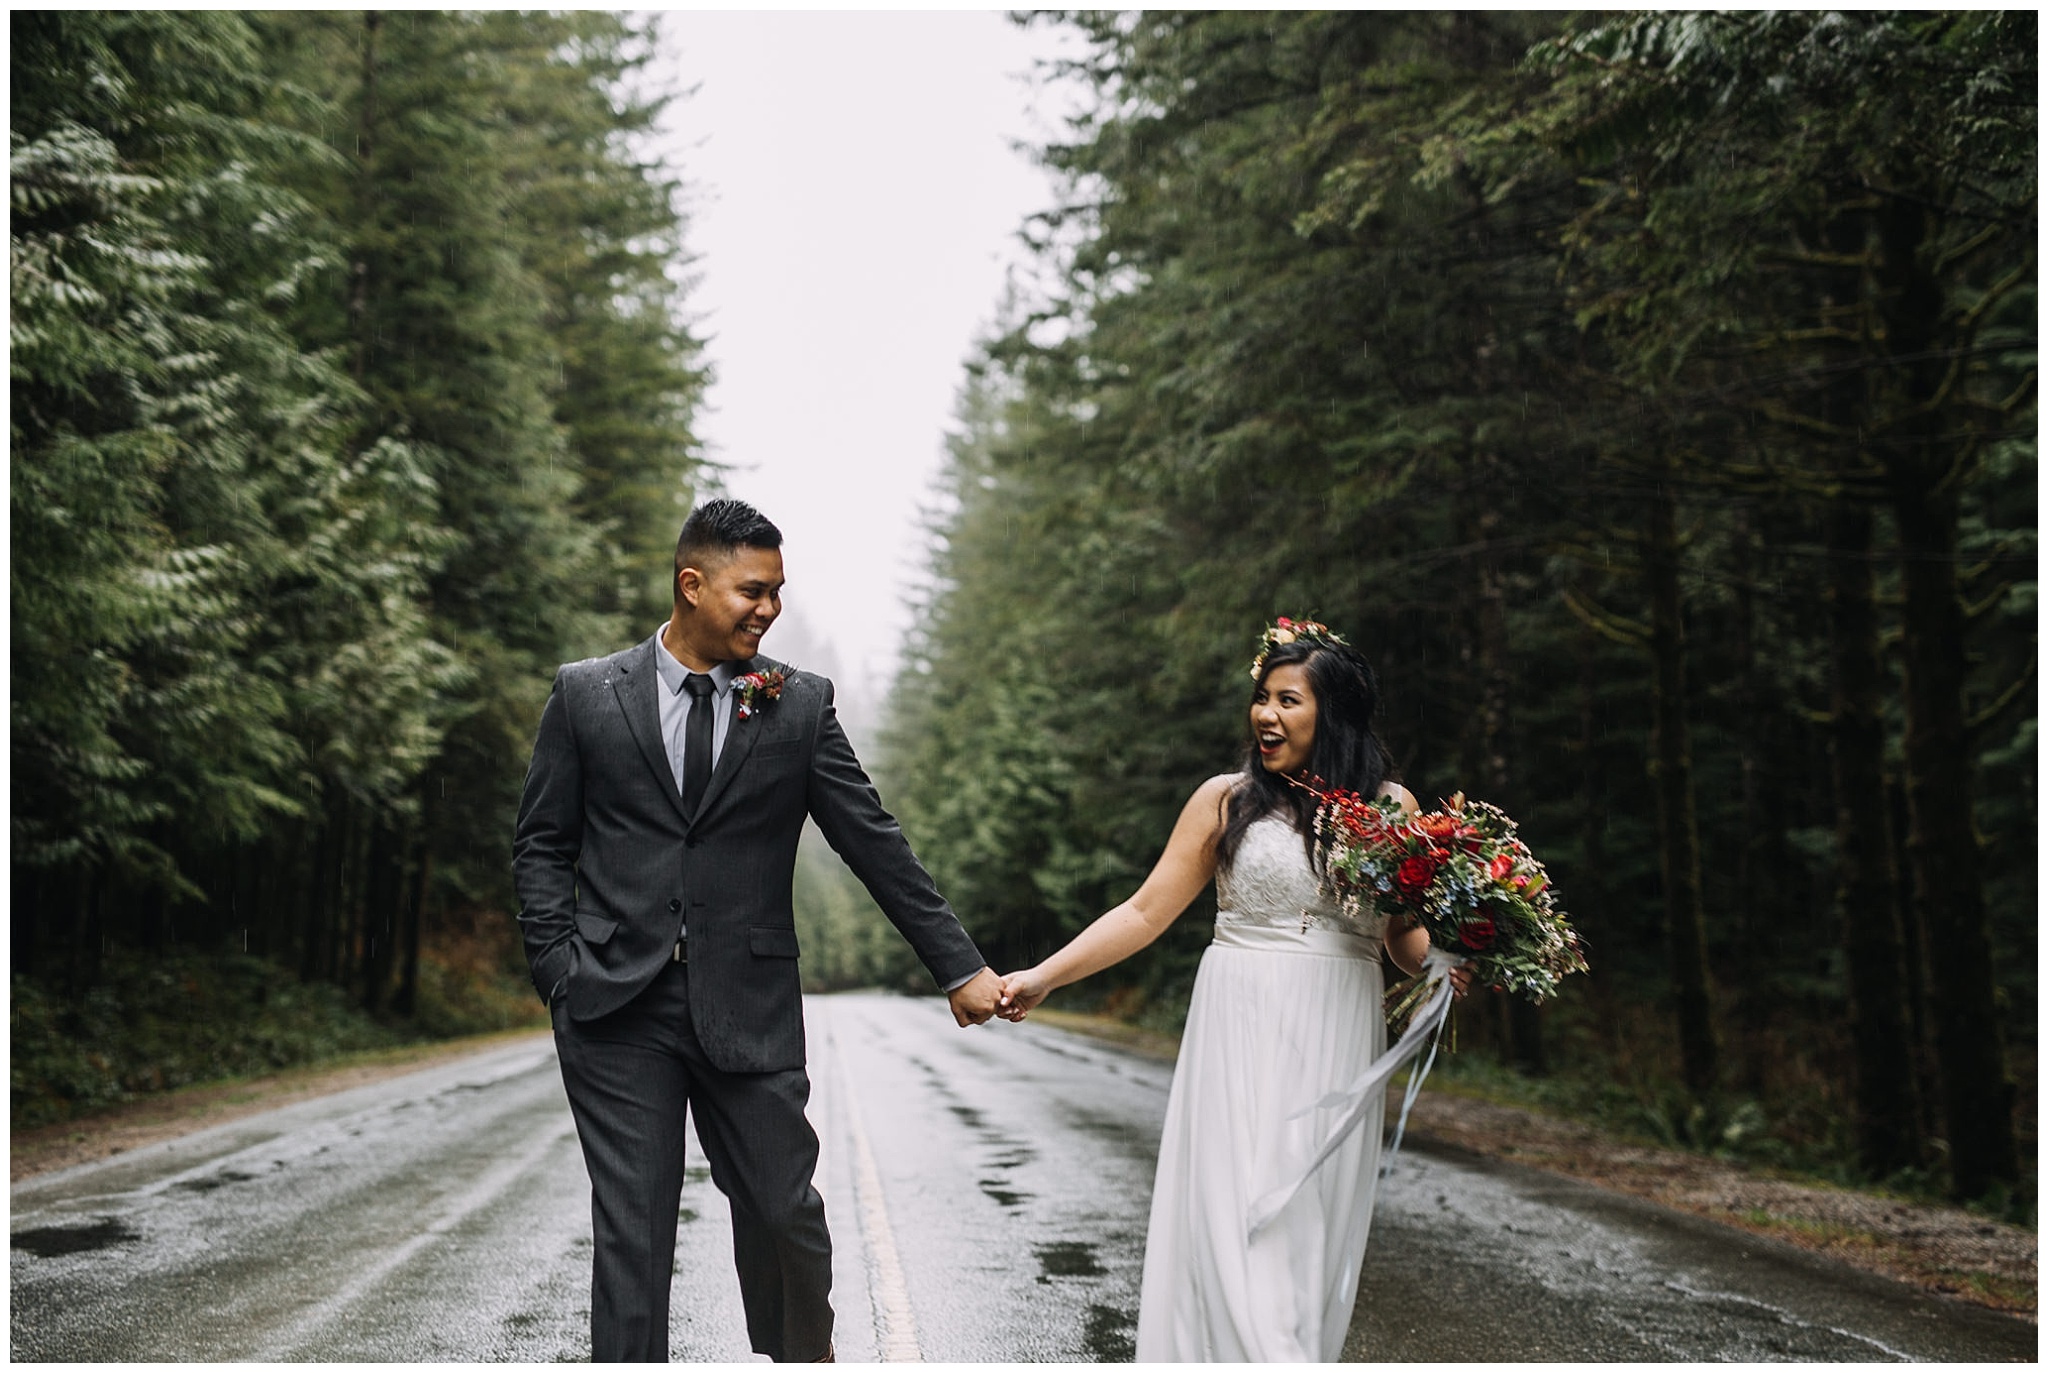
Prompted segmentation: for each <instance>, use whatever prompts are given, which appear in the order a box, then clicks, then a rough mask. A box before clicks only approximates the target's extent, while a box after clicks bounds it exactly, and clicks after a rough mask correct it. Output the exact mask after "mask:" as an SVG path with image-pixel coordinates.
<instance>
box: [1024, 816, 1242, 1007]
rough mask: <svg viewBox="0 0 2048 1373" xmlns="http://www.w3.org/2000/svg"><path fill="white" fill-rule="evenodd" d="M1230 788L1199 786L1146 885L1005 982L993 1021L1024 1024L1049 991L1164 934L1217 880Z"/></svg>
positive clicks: (1100, 969) (1108, 964)
mask: <svg viewBox="0 0 2048 1373" xmlns="http://www.w3.org/2000/svg"><path fill="white" fill-rule="evenodd" d="M1232 781H1233V779H1232V778H1231V777H1229V776H1227V775H1226V776H1222V777H1211V778H1210V779H1209V780H1208V781H1206V782H1204V783H1202V785H1201V786H1199V787H1197V788H1196V789H1195V794H1194V795H1193V796H1190V797H1189V798H1188V803H1187V805H1185V806H1183V807H1181V812H1180V819H1179V820H1177V821H1176V822H1174V826H1173V835H1172V837H1170V838H1169V839H1168V840H1167V841H1166V852H1164V853H1162V854H1160V855H1159V861H1158V862H1157V863H1155V864H1153V865H1152V871H1151V873H1150V874H1149V875H1148V876H1147V877H1146V878H1145V882H1144V885H1143V886H1141V887H1139V888H1138V890H1137V891H1136V892H1135V893H1133V894H1132V895H1131V897H1130V899H1129V900H1127V901H1125V902H1123V903H1122V904H1120V905H1117V906H1114V907H1112V908H1111V909H1109V910H1108V911H1105V912H1104V913H1103V914H1102V915H1100V916H1098V917H1096V919H1095V922H1094V923H1093V924H1091V925H1090V926H1089V927H1088V928H1087V929H1085V930H1083V931H1081V932H1080V933H1079V934H1077V935H1075V936H1074V937H1073V939H1072V940H1070V941H1068V943H1067V945H1066V947H1065V948H1063V949H1061V950H1060V951H1059V952H1058V953H1056V954H1054V955H1052V956H1051V957H1050V958H1048V959H1046V960H1045V961H1044V962H1042V963H1040V964H1038V965H1037V966H1036V967H1033V968H1026V969H1024V970H1023V971H1021V972H1014V973H1011V974H1010V975H1009V976H1008V977H1006V978H1004V979H1003V994H1002V998H1001V1000H1000V1001H999V1002H998V1003H997V1005H998V1009H997V1011H996V1014H997V1015H1000V1016H1002V1017H1003V1018H1004V1019H1005V1020H1022V1019H1023V1018H1024V1016H1025V1014H1026V1013H1027V1012H1029V1011H1030V1010H1031V1009H1032V1008H1033V1007H1035V1006H1036V1005H1038V1003H1039V1002H1041V1001H1043V1000H1045V998H1046V996H1047V995H1048V994H1049V993H1051V992H1052V991H1053V990H1054V989H1055V988H1059V987H1064V986H1066V985H1067V984H1068V983H1069V982H1078V981H1080V980H1081V979H1082V978H1084V977H1087V976H1088V975H1089V974H1090V973H1099V972H1101V971H1102V970H1103V969H1104V968H1107V967H1109V966H1110V965H1111V964H1114V963H1121V962H1122V961H1123V960H1124V959H1126V958H1129V957H1130V956H1131V955H1132V954H1134V953H1136V952H1137V951H1138V950H1140V949H1142V948H1144V947H1145V946H1146V945H1147V944H1150V943H1151V942H1152V941H1153V940H1155V939H1157V938H1158V937H1159V936H1160V935H1161V934H1163V933H1165V931H1166V927H1167V926H1168V925H1171V924H1172V923H1173V922H1174V921H1175V920H1176V919H1178V918H1179V917H1180V913H1181V912H1182V911H1184V910H1186V909H1187V908H1188V903H1189V902H1191V901H1193V900H1194V899H1195V898H1196V897H1197V896H1199V895H1201V892H1202V888H1203V887H1205V886H1207V885H1208V884H1209V879H1210V878H1212V877H1214V876H1215V875H1216V836H1217V834H1218V832H1220V831H1221V829H1222V828H1223V816H1224V803H1225V802H1226V800H1227V799H1228V798H1229V796H1230V788H1231V784H1232Z"/></svg>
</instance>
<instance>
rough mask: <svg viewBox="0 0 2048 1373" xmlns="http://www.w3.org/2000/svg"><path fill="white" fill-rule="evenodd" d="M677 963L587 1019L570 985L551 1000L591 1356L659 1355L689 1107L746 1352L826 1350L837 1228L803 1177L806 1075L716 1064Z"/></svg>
mask: <svg viewBox="0 0 2048 1373" xmlns="http://www.w3.org/2000/svg"><path fill="white" fill-rule="evenodd" d="M685 972H686V969H685V967H684V965H682V964H670V965H669V966H668V967H667V968H666V969H664V970H663V971H662V972H660V973H659V974H657V975H656V976H655V979H654V981H653V982H651V983H650V984H648V986H647V988H646V989H645V990H644V991H642V992H641V993H640V994H639V995H638V996H636V997H634V998H633V999H632V1000H631V1001H629V1002H627V1003H626V1004H625V1005H624V1006H622V1007H620V1008H619V1009H618V1010H616V1011H613V1012H611V1013H610V1014H609V1015H603V1016H599V1017H597V1018H596V1019H594V1020H580V1021H579V1020H572V1019H571V1018H570V1017H569V1015H568V1013H567V1010H566V1008H565V1004H564V999H557V1001H556V1002H555V1006H554V1024H555V1045H556V1049H557V1052H558V1054H559V1055H560V1058H561V1062H562V1081H563V1084H564V1085H565V1086H566V1087H567V1089H568V1092H569V1105H570V1108H571V1109H572V1110H573V1111H574V1112H575V1115H576V1133H577V1136H578V1137H579V1138H580V1139H581V1140H582V1141H583V1160H584V1164H585V1166H586V1167H587V1168H588V1169H589V1172H590V1189H591V1217H592V1221H593V1224H594V1227H595V1231H596V1235H595V1238H596V1255H595V1268H594V1271H593V1273H592V1275H591V1278H592V1281H591V1312H590V1316H591V1322H590V1323H591V1331H592V1339H593V1345H592V1348H591V1351H590V1356H591V1359H592V1361H593V1362H597V1363H620V1362H666V1361H667V1359H668V1325H669V1282H670V1276H671V1273H672V1271H673V1266H674V1263H675V1248H676V1215H677V1207H678V1206H679V1204H680V1200H681V1196H682V1188H683V1129H684V1122H685V1118H686V1116H687V1115H689V1114H691V1113H694V1114H695V1116H696V1118H697V1138H698V1140H699V1142H700V1143H701V1144H702V1146H703V1149H704V1154H705V1157H706V1159H707V1160H708V1161H709V1162H710V1164H711V1180H712V1182H713V1183H714V1184H715V1185H716V1186H717V1187H718V1190H719V1191H721V1192H723V1193H724V1194H725V1196H726V1199H727V1200H728V1201H729V1202H730V1203H731V1205H732V1240H733V1257H734V1259H735V1261H736V1265H737V1267H738V1269H739V1279H740V1298H741V1302H742V1304H743V1305H744V1307H745V1310H746V1317H747V1334H748V1337H749V1338H750V1339H751V1341H752V1343H753V1347H754V1350H755V1352H756V1353H760V1354H766V1355H768V1356H769V1357H770V1358H772V1359H775V1360H777V1361H778V1362H798V1361H807V1360H813V1359H818V1358H821V1357H823V1355H824V1353H825V1351H826V1348H827V1347H828V1345H829V1344H830V1342H831V1338H832V1306H831V1302H830V1300H829V1297H830V1293H831V1288H832V1240H831V1237H830V1235H829V1234H828V1233H827V1232H826V1229H825V1203H824V1199H823V1198H821V1197H820V1196H819V1195H818V1192H817V1189H816V1188H814V1187H813V1186H812V1185H811V1174H812V1172H813V1170H814V1169H815V1168H816V1167H817V1162H818V1137H817V1135H816V1134H815V1133H814V1132H813V1131H812V1129H811V1126H810V1122H809V1121H807V1120H806V1119H805V1118H804V1106H805V1103H806V1102H808V1101H809V1099H810V1094H811V1083H810V1078H809V1077H808V1076H807V1075H806V1074H805V1071H804V1070H803V1069H802V1068H790V1069H784V1070H782V1071H778V1072H762V1073H731V1072H724V1071H721V1070H720V1069H718V1068H716V1067H714V1066H712V1064H711V1063H710V1061H709V1060H708V1059H707V1058H706V1057H705V1056H704V1050H703V1046H702V1045H701V1044H699V1043H698V1041H697V1034H696V1031H695V1030H694V1029H693V1028H692V1026H691V1019H690V1007H689V995H690V993H689V979H688V977H687V976H686V975H685Z"/></svg>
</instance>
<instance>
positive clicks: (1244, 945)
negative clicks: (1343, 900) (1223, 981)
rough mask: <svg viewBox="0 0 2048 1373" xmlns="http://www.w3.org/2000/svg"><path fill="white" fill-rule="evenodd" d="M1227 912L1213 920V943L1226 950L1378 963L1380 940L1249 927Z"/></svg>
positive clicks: (1318, 928) (1318, 930)
mask: <svg viewBox="0 0 2048 1373" xmlns="http://www.w3.org/2000/svg"><path fill="white" fill-rule="evenodd" d="M1229 914H1230V912H1228V911H1222V912H1219V913H1218V915H1217V917H1216V942H1217V943H1218V944H1221V945H1223V946H1224V947H1225V948H1229V949H1258V950H1260V951H1262V952H1265V953H1305V954H1312V955H1314V956H1316V957H1318V958H1363V959H1366V960H1367V961H1369V962H1373V963H1377V962H1379V961H1380V941H1379V940H1377V939H1367V938H1366V937H1365V936H1364V935H1362V934H1353V933H1351V932H1350V931H1348V930H1333V929H1329V928H1327V927H1326V926H1322V925H1310V926H1309V927H1308V928H1307V929H1305V930H1303V929H1298V928H1295V927H1292V926H1287V925H1253V924H1249V923H1238V922H1236V921H1232V920H1229V919H1228V918H1227V917H1228V916H1229Z"/></svg>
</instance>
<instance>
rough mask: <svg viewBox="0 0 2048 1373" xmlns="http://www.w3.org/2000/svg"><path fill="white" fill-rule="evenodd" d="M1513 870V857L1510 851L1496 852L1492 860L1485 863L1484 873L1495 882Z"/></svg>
mask: <svg viewBox="0 0 2048 1373" xmlns="http://www.w3.org/2000/svg"><path fill="white" fill-rule="evenodd" d="M1514 870H1515V857H1514V855H1513V854H1511V853H1502V854H1496V855H1494V859H1493V861H1492V862H1491V863H1489V864H1487V865H1486V875H1487V876H1488V877H1491V878H1492V879H1493V880H1494V881H1496V882H1498V881H1500V879H1501V878H1503V877H1506V876H1507V875H1508V874H1509V873H1511V872H1513V871H1514Z"/></svg>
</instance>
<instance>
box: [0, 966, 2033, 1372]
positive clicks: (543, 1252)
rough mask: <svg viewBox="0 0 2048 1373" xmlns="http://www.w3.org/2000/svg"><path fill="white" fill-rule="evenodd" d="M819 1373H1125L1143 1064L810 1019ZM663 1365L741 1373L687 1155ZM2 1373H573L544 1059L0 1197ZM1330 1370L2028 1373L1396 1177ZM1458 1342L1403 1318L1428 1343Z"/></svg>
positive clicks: (1723, 1233)
mask: <svg viewBox="0 0 2048 1373" xmlns="http://www.w3.org/2000/svg"><path fill="white" fill-rule="evenodd" d="M808 1018H809V1025H810V1052H811V1073H812V1079H813V1082H814V1084H815V1090H814V1093H813V1097H812V1105H811V1115H812V1119H813V1121H814V1123H816V1125H817V1126H818V1129H819V1133H820V1135H821V1137H822V1139H823V1153H822V1156H821V1159H820V1168H819V1185H820V1188H821V1190H822V1191H823V1192H824V1196H825V1203H826V1210H827V1215H828V1216H829V1218H830V1221H831V1224H832V1227H833V1234H834V1238H835V1241H836V1258H835V1289H834V1299H835V1305H836V1307H837V1309H838V1313H839V1324H838V1333H837V1344H838V1354H839V1357H840V1359H841V1360H842V1361H847V1362H869V1361H878V1360H889V1361H895V1360H911V1359H924V1360H927V1361H963V1362H984V1361H1019V1362H1032V1361H1066V1362H1089V1361H1116V1360H1124V1359H1129V1358H1130V1357H1131V1352H1132V1350H1131V1338H1132V1329H1133V1321H1134V1316H1135V1313H1136V1308H1137V1296H1138V1275H1139V1263H1140V1259H1141V1256H1142V1252H1143V1247H1144V1228H1145V1212H1146V1207H1147V1203H1148V1197H1149V1195H1150V1190H1151V1182H1152V1167H1153V1154H1154V1149H1155V1147H1156V1140H1157V1136H1158V1130H1159V1122H1160V1119H1161V1117H1162V1115H1163V1113H1164V1110H1165V1105H1166V1090H1167V1085H1168V1082H1169V1080H1170V1068H1169V1067H1168V1066H1167V1065H1164V1064H1160V1063H1156V1062H1153V1061H1150V1060H1147V1059H1143V1058H1138V1057H1134V1056H1132V1055H1129V1054H1126V1053H1124V1052H1122V1051H1120V1050H1117V1049H1114V1048H1111V1047H1108V1046H1105V1045H1102V1044H1098V1043H1096V1042H1094V1041H1092V1040H1088V1039H1084V1038H1080V1037H1077V1036H1074V1035H1070V1034H1066V1033H1064V1032H1061V1031H1059V1030H1056V1029H1052V1028H1050V1027H1046V1026H1043V1025H1039V1024H1036V1023H1027V1024H1025V1025H1022V1026H1004V1025H996V1026H989V1027H984V1028H981V1029H977V1030H972V1031H961V1030H958V1029H956V1028H954V1026H953V1024H952V1021H951V1019H950V1017H949V1016H948V1015H947V1013H946V1010H945V1006H944V1003H943V1002H941V1001H938V1000H936V999H923V1000H910V999H905V998H898V997H888V996H880V995H853V996H835V997H823V998H812V999H811V1000H810V1002H809V1003H808ZM693 1163H695V1164H696V1165H697V1166H694V1167H692V1168H691V1170H690V1174H689V1183H688V1185H687V1187H686V1189H685V1191H684V1196H683V1218H684V1222H685V1223H684V1224H683V1225H682V1227H681V1230H680V1237H679V1239H678V1243H677V1253H676V1287H675V1295H674V1312H675V1314H674V1319H673V1322H672V1329H671V1336H670V1346H671V1349H672V1351H673V1354H674V1357H676V1358H677V1359H690V1360H719V1361H728V1360H744V1359H747V1358H748V1357H750V1356H749V1352H748V1349H747V1343H746V1338H745V1333H744V1330H743V1329H742V1327H741V1324H740V1318H739V1292H738V1287H737V1284H736V1282H735V1280H734V1278H733V1276H732V1264H731V1246H730V1238H729V1232H728V1230H727V1228H726V1210H725V1205H724V1202H723V1200H722V1199H721V1198H720V1197H719V1195H718V1193H717V1192H716V1191H715V1190H714V1189H713V1188H712V1186H711V1184H710V1182H709V1180H708V1176H707V1174H706V1173H705V1171H704V1169H703V1167H702V1166H701V1165H702V1158H701V1156H700V1155H696V1154H695V1151H694V1147H693ZM12 1230H13V1261H12V1297H11V1326H12V1345H13V1347H12V1353H13V1357H14V1358H16V1359H67V1360H102V1359H106V1360H138V1359H155V1360H187V1359H287V1360H290V1359H299V1360H304V1359H315V1360H340V1359H350V1360H369V1361H386V1360H393V1361H395V1360H408V1361H412V1360H473V1361H482V1362H489V1361H504V1360H514V1361H522V1362H547V1361H553V1360H559V1359H575V1358H580V1357H584V1356H585V1355H586V1354H587V1350H588V1344H587V1339H588V1335H587V1322H588V1320H589V1271H590V1219H589V1185H588V1182H587V1181H586V1179H585V1176H584V1172H583V1166H582V1161H581V1157H580V1155H579V1154H578V1152H577V1148H576V1141H575V1134H574V1130H573V1127H572V1126H571V1123H570V1120H569V1113H568V1107H567V1103H566V1101H565V1100H564V1098H563V1096H562V1089H561V1082H560V1078H559V1076H558V1074H557V1072H556V1069H555V1064H554V1054H553V1049H552V1046H551V1044H550V1043H549V1042H548V1041H547V1040H546V1039H544V1038H536V1039H535V1040H533V1041H530V1042H526V1043H521V1044H517V1045H513V1046H511V1047H507V1048H501V1049H496V1050H493V1051H490V1052H488V1053H485V1054H480V1055H478V1056H477V1057H474V1058H471V1059H467V1060H464V1061H462V1062H459V1063H455V1064H448V1065H443V1066H440V1067H436V1068H431V1069H427V1070H424V1071H422V1072H418V1073H414V1074H411V1075H409V1076H406V1077H402V1078H397V1079H393V1080H390V1081H387V1082H383V1083H378V1084H373V1085H371V1086H368V1087H363V1088H358V1089H356V1090H354V1091H351V1092H346V1093H342V1094H339V1095H336V1096H332V1097H327V1098H323V1099H321V1100H317V1101H310V1102H302V1103H300V1104H298V1105H294V1106H289V1107H285V1108H283V1109H281V1110H277V1111H272V1112H269V1113H266V1114H264V1115H261V1116H255V1117H250V1118H248V1119H245V1120H242V1121H237V1122H233V1123H231V1124H228V1125H224V1126H220V1127H216V1128H214V1129H212V1130H208V1131H205V1132H203V1133H201V1134H196V1135H190V1136H187V1137H186V1138H184V1139H182V1140H175V1141H170V1142H168V1143H166V1144H162V1145H156V1146H151V1147H150V1148H147V1149H142V1150H137V1151H135V1152H134V1153H132V1154H127V1155H123V1156H120V1157H117V1158H115V1159H112V1160H108V1161H106V1162H104V1163H101V1164H95V1165H89V1166H86V1167H82V1168H77V1169H72V1170H69V1171H67V1172H64V1173H59V1174H53V1175H50V1176H47V1177H43V1178H37V1179H31V1180H30V1181H27V1182H24V1183H22V1184H20V1185H18V1186H16V1187H15V1188H14V1189H13V1215H12ZM1363 1293H1364V1295H1363V1297H1362V1298H1361V1301H1360V1303H1359V1310H1358V1315H1357V1317H1356V1319H1355V1320H1354V1322H1353V1326H1352V1332H1351V1339H1350V1341H1349V1342H1348V1344H1347V1346H1346V1348H1345V1357H1346V1359H1354V1360H1364V1359H1373V1360H1429V1361H1465V1360H1476V1361H1502V1360H1514V1361H1520V1360H1531V1361H1533V1360H1631V1361H1633V1360H1645V1361H1655V1360H1681V1359H1682V1360H1725V1359H1741V1360H1849V1361H1858V1362H1863V1361H1887V1360H1896V1359H1941V1360H1971V1361H1984V1360H2007V1359H2026V1360H2031V1359H2033V1358H2034V1357H2035V1353H2036V1344H2037V1341H2036V1334H2035V1329H2034V1327H2033V1326H2031V1325H2027V1324H2025V1323H2023V1322H2020V1321H2016V1320H2012V1319H2010V1318H2007V1317H2002V1316H1997V1315H1994V1314H1991V1313H1988V1312H1984V1311H1980V1310H1977V1309H1975V1308H1971V1307H1966V1306H1962V1305H1959V1304H1956V1303H1952V1302H1947V1301H1943V1300H1940V1299H1937V1298H1933V1297H1927V1296H1923V1295H1921V1294H1920V1293H1918V1292H1917V1291H1914V1290H1912V1289H1909V1288H1906V1287H1903V1286H1900V1285H1897V1284H1894V1283H1890V1282H1886V1281H1884V1280H1881V1279H1877V1278H1871V1277H1867V1276H1864V1275H1861V1274H1858V1273H1854V1272H1852V1271H1850V1270H1847V1269H1843V1268H1839V1267H1837V1266H1835V1265H1832V1264H1829V1263H1826V1262H1823V1261H1821V1260H1818V1259H1815V1258H1812V1257H1811V1256H1808V1255H1806V1254H1803V1253H1801V1252H1799V1251H1797V1250H1794V1249H1791V1248H1789V1247H1787V1246H1784V1245H1779V1244H1775V1243H1773V1242H1771V1241H1767V1240H1761V1239H1756V1238H1753V1237H1749V1236H1745V1235H1740V1234H1736V1233H1734V1232H1731V1231H1727V1230H1724V1229H1721V1228H1719V1227H1715V1226H1712V1225H1709V1224H1707V1223H1706V1222H1703V1221H1695V1220H1693V1219H1691V1218H1689V1217H1684V1216H1680V1215H1677V1214H1675V1213H1673V1212H1670V1211H1666V1210H1662V1209H1661V1208H1657V1207H1654V1206H1650V1205H1648V1204H1646V1203H1641V1202H1637V1201H1634V1200H1632V1199H1628V1198H1622V1197H1615V1196H1611V1195H1608V1194H1605V1193H1602V1192H1599V1191H1597V1190H1595V1189H1592V1188H1589V1187H1585V1186H1583V1185H1580V1184H1576V1183H1572V1182H1569V1181H1566V1180H1563V1179H1558V1178H1552V1177H1549V1176H1547V1175H1543V1174H1538V1173H1533V1172H1529V1171H1526V1170H1521V1169H1515V1168H1511V1167H1506V1166H1499V1165H1492V1164H1487V1163H1484V1162H1482V1161H1479V1160H1475V1159H1471V1158H1469V1157H1462V1156H1453V1155H1450V1154H1448V1153H1444V1152H1436V1151H1432V1150H1430V1149H1428V1148H1427V1146H1426V1144H1425V1145H1424V1147H1416V1146H1415V1145H1411V1146H1410V1148H1409V1149H1407V1150H1405V1151H1404V1153H1403V1155H1402V1157H1401V1159H1400V1160H1399V1161H1398V1162H1397V1163H1396V1165H1395V1168H1394V1171H1393V1174H1392V1175H1391V1177H1390V1178H1389V1179H1388V1181H1387V1183H1386V1184H1385V1190H1384V1192H1383V1194H1382V1199H1381V1202H1380V1210H1379V1215H1378V1218H1377V1220H1376V1221H1375V1224H1374V1231H1373V1242H1372V1249H1371V1252H1370V1254H1369V1255H1368V1257H1367V1260H1366V1266H1365V1277H1364V1282H1363ZM1433 1310H1448V1311H1451V1312H1455V1313H1459V1314H1457V1315H1455V1316H1454V1317H1452V1318H1451V1319H1447V1320H1441V1321H1439V1320H1432V1319H1430V1318H1429V1316H1428V1313H1429V1312H1431V1311H1433Z"/></svg>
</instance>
